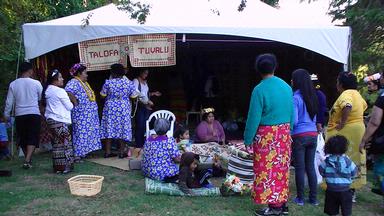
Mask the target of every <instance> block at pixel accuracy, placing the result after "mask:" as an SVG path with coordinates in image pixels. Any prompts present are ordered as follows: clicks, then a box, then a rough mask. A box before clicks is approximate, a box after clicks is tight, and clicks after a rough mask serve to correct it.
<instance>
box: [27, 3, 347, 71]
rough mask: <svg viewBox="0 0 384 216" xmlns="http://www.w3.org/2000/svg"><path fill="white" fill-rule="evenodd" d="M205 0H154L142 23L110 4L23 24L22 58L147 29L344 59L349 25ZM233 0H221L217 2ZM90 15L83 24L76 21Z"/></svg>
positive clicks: (258, 6)
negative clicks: (272, 44) (215, 8)
mask: <svg viewBox="0 0 384 216" xmlns="http://www.w3.org/2000/svg"><path fill="white" fill-rule="evenodd" d="M208 2H209V1H207V0H193V1H191V0H176V1H175V0H156V3H157V4H158V5H159V6H158V5H154V6H153V7H152V8H151V9H150V15H149V16H148V18H147V21H146V23H145V24H143V25H141V24H138V23H137V21H136V20H133V19H130V17H129V14H127V13H126V12H125V11H122V10H119V9H118V7H117V6H116V5H114V4H109V5H106V6H104V7H100V8H97V9H95V10H91V11H88V12H84V13H79V14H75V15H72V16H68V17H63V18H59V19H55V20H50V21H46V22H40V23H27V24H24V25H23V36H24V46H25V54H26V59H33V58H36V57H38V56H40V55H43V54H45V53H48V52H50V51H52V50H55V49H58V48H61V47H64V46H67V45H70V44H75V43H78V42H81V41H86V40H92V39H97V38H105V37H113V36H121V35H137V34H152V33H182V34H213V35H230V36H242V37H248V38H258V39H266V40H271V41H277V42H282V43H286V44H292V45H295V46H298V47H302V48H305V49H308V50H311V51H313V52H316V53H319V54H321V55H324V56H326V57H328V58H330V59H333V60H334V61H336V62H339V63H342V64H348V57H349V51H350V45H351V29H350V28H349V27H340V26H332V25H330V24H329V25H324V24H319V23H316V22H315V21H311V20H310V19H297V18H290V16H289V15H287V14H283V13H280V11H279V10H278V9H275V8H273V7H270V6H268V5H266V4H264V3H262V2H259V1H257V0H254V1H248V5H247V7H246V8H245V10H244V11H243V12H238V11H236V8H230V9H227V10H225V9H222V10H221V9H220V10H219V11H220V15H219V16H218V15H217V14H215V13H213V12H212V7H211V6H210V5H208ZM229 2H238V1H233V0H221V3H222V4H226V3H228V4H229ZM87 16H90V19H89V25H87V26H86V27H82V23H83V22H84V21H83V20H84V19H85V18H86V17H87Z"/></svg>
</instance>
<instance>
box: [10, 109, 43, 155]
mask: <svg viewBox="0 0 384 216" xmlns="http://www.w3.org/2000/svg"><path fill="white" fill-rule="evenodd" d="M15 120H16V133H17V139H18V144H19V145H20V147H25V146H27V145H33V146H35V147H36V148H38V147H39V142H40V128H41V119H40V115H35V114H30V115H22V116H16V118H15Z"/></svg>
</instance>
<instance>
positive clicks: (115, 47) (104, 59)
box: [79, 36, 129, 71]
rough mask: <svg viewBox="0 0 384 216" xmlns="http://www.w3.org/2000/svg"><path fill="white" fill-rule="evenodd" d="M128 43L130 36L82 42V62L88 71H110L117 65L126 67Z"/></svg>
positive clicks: (80, 45)
mask: <svg viewBox="0 0 384 216" xmlns="http://www.w3.org/2000/svg"><path fill="white" fill-rule="evenodd" d="M128 41H129V38H128V36H119V37H109V38H101V39H95V40H89V41H84V42H80V43H79V53H80V62H83V63H85V65H86V66H87V70H88V71H97V70H108V69H110V68H111V65H112V64H115V63H120V64H122V65H124V67H126V66H127V55H128Z"/></svg>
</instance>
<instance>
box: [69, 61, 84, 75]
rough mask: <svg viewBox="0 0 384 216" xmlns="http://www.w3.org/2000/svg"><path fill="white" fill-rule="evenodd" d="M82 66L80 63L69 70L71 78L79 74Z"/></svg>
mask: <svg viewBox="0 0 384 216" xmlns="http://www.w3.org/2000/svg"><path fill="white" fill-rule="evenodd" d="M81 66H82V64H80V63H76V64H74V65H73V66H72V67H71V69H70V70H69V74H71V76H74V75H75V74H76V73H77V71H78V70H79V69H80V68H81Z"/></svg>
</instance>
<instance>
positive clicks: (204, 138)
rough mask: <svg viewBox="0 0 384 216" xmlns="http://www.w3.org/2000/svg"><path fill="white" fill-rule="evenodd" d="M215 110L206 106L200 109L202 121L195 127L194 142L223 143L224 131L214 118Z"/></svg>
mask: <svg viewBox="0 0 384 216" xmlns="http://www.w3.org/2000/svg"><path fill="white" fill-rule="evenodd" d="M214 112H215V110H214V109H213V108H206V109H203V110H202V113H203V121H202V122H200V124H199V125H198V126H197V128H196V139H197V140H196V142H217V143H220V144H223V143H225V133H224V129H223V126H221V124H220V122H219V121H217V120H215V114H214Z"/></svg>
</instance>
